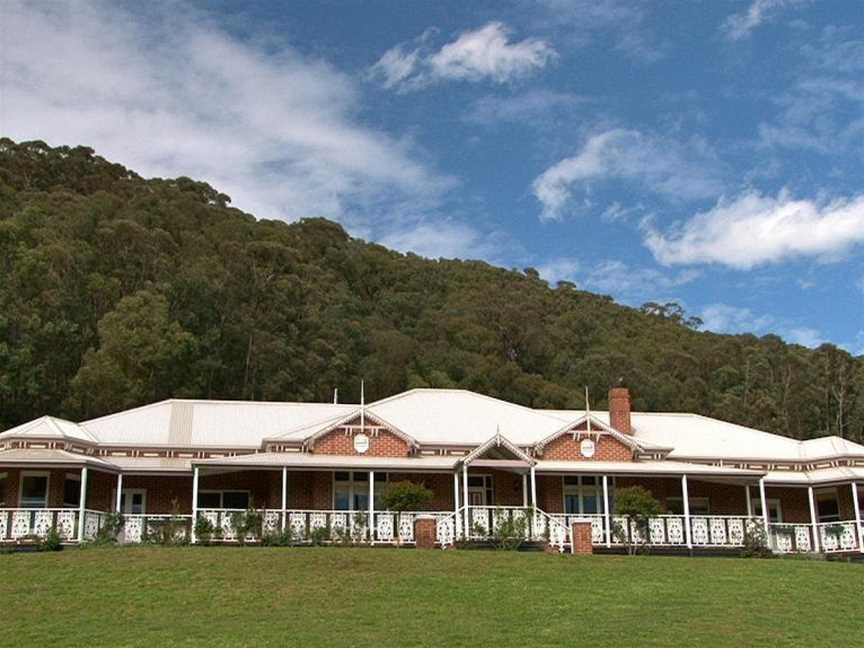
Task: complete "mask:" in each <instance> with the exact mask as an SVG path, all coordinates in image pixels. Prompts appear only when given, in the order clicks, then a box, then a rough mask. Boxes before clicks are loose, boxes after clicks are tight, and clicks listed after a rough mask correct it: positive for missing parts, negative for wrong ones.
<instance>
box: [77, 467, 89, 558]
mask: <svg viewBox="0 0 864 648" xmlns="http://www.w3.org/2000/svg"><path fill="white" fill-rule="evenodd" d="M86 508H87V466H84V467H83V468H82V469H81V495H80V501H79V503H78V544H81V543H82V542H84V511H85V509H86Z"/></svg>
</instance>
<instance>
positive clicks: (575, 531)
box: [570, 520, 594, 556]
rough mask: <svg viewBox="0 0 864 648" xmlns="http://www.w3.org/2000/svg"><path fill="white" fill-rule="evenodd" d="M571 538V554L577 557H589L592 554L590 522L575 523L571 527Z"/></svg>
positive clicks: (592, 544)
mask: <svg viewBox="0 0 864 648" xmlns="http://www.w3.org/2000/svg"><path fill="white" fill-rule="evenodd" d="M570 530H571V535H572V537H573V553H574V554H576V555H579V556H586V555H587V556H590V555H591V554H593V553H594V543H593V542H592V541H591V521H590V520H584V521H576V522H574V523H573V525H572V526H571V529H570Z"/></svg>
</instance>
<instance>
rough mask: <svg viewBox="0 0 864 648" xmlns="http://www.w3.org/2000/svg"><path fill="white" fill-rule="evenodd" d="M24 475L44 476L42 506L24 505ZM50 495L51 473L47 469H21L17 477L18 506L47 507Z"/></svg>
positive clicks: (29, 507)
mask: <svg viewBox="0 0 864 648" xmlns="http://www.w3.org/2000/svg"><path fill="white" fill-rule="evenodd" d="M26 477H45V500H44V502H43V504H42V506H26V507H25V506H24V503H23V502H22V499H23V498H24V479H25V478H26ZM50 496H51V473H50V472H49V471H47V470H22V471H21V475H20V476H19V477H18V508H28V509H40V508H43V509H45V508H48V500H49V498H50Z"/></svg>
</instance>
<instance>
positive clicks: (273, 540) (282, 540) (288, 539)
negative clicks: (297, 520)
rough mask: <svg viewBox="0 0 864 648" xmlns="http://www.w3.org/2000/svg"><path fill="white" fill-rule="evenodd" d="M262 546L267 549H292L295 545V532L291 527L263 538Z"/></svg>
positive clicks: (266, 534)
mask: <svg viewBox="0 0 864 648" xmlns="http://www.w3.org/2000/svg"><path fill="white" fill-rule="evenodd" d="M261 544H262V545H263V546H265V547H290V546H292V545H293V544H294V530H293V529H292V528H291V527H290V526H286V527H285V529H283V530H280V531H276V532H274V533H265V534H264V535H262V536H261Z"/></svg>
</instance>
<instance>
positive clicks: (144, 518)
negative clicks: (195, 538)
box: [117, 513, 192, 544]
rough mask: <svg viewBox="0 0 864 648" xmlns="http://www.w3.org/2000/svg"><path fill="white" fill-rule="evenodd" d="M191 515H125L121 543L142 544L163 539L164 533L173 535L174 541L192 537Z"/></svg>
mask: <svg viewBox="0 0 864 648" xmlns="http://www.w3.org/2000/svg"><path fill="white" fill-rule="evenodd" d="M191 526H192V516H191V515H175V514H149V513H148V514H137V513H136V514H131V513H127V514H124V515H123V525H122V527H121V529H120V533H119V535H118V537H117V541H118V542H120V543H121V544H141V543H143V542H147V541H148V540H153V541H161V540H162V539H163V534H166V533H167V535H173V538H169V539H170V540H172V541H173V542H178V543H180V542H185V541H186V540H188V539H189V538H190V534H189V530H190V528H191Z"/></svg>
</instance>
